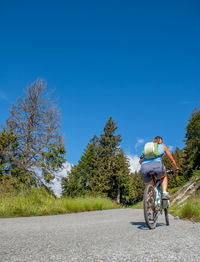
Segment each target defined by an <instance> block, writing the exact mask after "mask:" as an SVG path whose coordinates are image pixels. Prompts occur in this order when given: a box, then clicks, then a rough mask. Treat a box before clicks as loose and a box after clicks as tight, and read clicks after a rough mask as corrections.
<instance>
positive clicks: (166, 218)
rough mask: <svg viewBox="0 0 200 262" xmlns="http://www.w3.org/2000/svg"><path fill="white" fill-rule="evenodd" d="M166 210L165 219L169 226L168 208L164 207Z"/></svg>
mask: <svg viewBox="0 0 200 262" xmlns="http://www.w3.org/2000/svg"><path fill="white" fill-rule="evenodd" d="M164 212H165V221H166V225H167V226H169V214H168V208H165V209H164Z"/></svg>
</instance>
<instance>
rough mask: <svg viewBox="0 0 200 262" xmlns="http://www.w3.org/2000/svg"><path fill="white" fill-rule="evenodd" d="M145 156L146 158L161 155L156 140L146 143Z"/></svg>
mask: <svg viewBox="0 0 200 262" xmlns="http://www.w3.org/2000/svg"><path fill="white" fill-rule="evenodd" d="M142 154H143V157H144V158H146V159H150V158H156V157H159V156H161V154H160V153H159V152H158V144H157V143H154V142H149V143H146V144H145V146H144V150H143V151H142Z"/></svg>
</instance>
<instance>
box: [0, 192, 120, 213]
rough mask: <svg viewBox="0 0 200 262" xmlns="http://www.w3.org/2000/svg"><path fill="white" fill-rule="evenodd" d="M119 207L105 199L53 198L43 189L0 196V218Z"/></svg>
mask: <svg viewBox="0 0 200 262" xmlns="http://www.w3.org/2000/svg"><path fill="white" fill-rule="evenodd" d="M119 207H120V206H118V205H116V204H115V203H113V202H112V201H111V200H110V199H107V198H102V197H79V198H55V197H54V196H53V195H50V194H49V193H47V192H46V191H45V190H44V189H37V188H32V189H31V190H29V191H23V192H20V193H18V194H5V195H3V196H1V198H0V217H22V216H43V215H57V214H66V213H73V212H81V211H91V210H103V209H113V208H119Z"/></svg>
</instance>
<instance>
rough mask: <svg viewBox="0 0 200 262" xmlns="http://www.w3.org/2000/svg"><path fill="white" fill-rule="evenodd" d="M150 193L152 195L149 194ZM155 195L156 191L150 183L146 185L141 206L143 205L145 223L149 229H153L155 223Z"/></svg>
mask: <svg viewBox="0 0 200 262" xmlns="http://www.w3.org/2000/svg"><path fill="white" fill-rule="evenodd" d="M151 194H152V196H151ZM155 196H156V192H155V189H154V187H153V186H152V185H147V186H146V187H145V190H144V197H143V207H144V218H145V222H146V225H147V226H148V228H149V229H154V228H155V227H156V224H157V219H155V217H156V211H155ZM149 209H151V212H152V213H153V219H152V217H151V219H150V216H149Z"/></svg>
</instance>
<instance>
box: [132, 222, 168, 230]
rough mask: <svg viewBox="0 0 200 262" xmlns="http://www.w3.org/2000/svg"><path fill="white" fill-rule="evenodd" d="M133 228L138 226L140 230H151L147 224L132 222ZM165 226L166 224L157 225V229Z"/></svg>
mask: <svg viewBox="0 0 200 262" xmlns="http://www.w3.org/2000/svg"><path fill="white" fill-rule="evenodd" d="M130 224H131V225H132V226H138V229H140V230H149V228H148V227H147V225H146V223H145V222H130ZM162 226H165V224H164V223H157V225H156V227H162Z"/></svg>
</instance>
